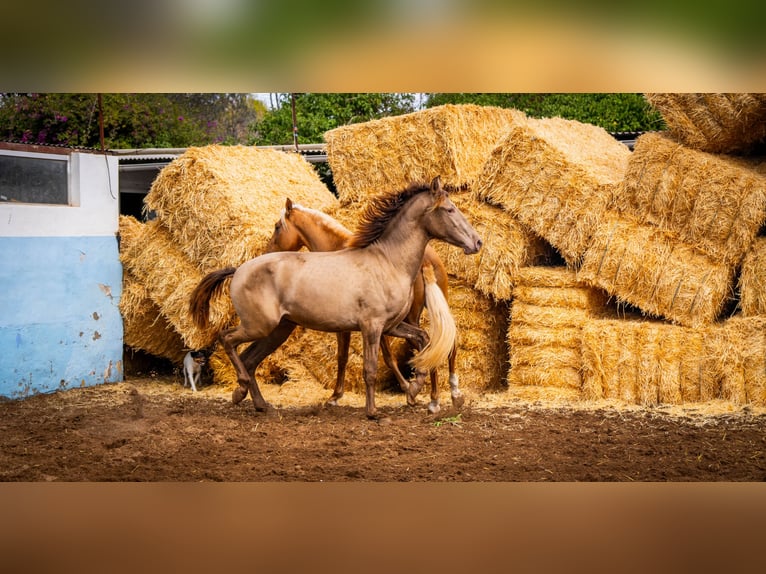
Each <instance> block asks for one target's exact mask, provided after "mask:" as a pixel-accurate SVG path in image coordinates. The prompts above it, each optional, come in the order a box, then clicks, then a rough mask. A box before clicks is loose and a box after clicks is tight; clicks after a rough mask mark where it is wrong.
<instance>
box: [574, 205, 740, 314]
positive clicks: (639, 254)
mask: <svg viewBox="0 0 766 574" xmlns="http://www.w3.org/2000/svg"><path fill="white" fill-rule="evenodd" d="M733 276H734V270H733V269H732V268H730V267H729V266H727V265H725V264H722V263H720V262H717V261H714V260H713V259H711V258H710V257H708V256H707V255H705V254H704V253H701V252H699V251H697V250H696V249H694V248H693V247H690V246H688V245H685V244H684V243H681V242H680V241H678V240H677V239H675V238H674V237H673V236H672V235H670V234H668V233H667V232H664V231H662V230H660V229H657V228H656V227H654V226H651V225H645V224H640V223H637V222H635V221H632V220H630V219H628V218H626V217H622V216H619V215H617V214H614V213H610V214H608V215H607V216H606V217H605V218H604V221H603V222H602V223H601V224H599V226H598V227H597V229H596V233H595V234H594V236H593V239H592V241H591V244H590V246H589V247H588V250H587V251H586V253H585V256H584V258H583V262H582V267H581V268H580V270H579V272H578V275H577V277H578V279H579V280H581V281H584V282H585V283H587V284H589V285H592V286H595V287H601V288H602V289H604V290H605V291H607V292H608V293H610V294H611V295H614V296H616V297H617V298H618V300H619V301H620V302H627V303H630V304H632V305H635V306H637V307H639V308H640V309H641V310H642V311H644V312H645V313H648V314H650V315H654V316H658V317H665V318H666V319H669V320H671V321H673V322H675V323H678V324H680V325H684V326H687V327H697V326H700V325H704V324H709V323H712V322H713V321H715V320H716V318H717V317H718V315H719V313H720V312H721V310H722V308H723V306H724V303H725V302H726V301H727V298H728V297H729V296H730V294H731V283H732V279H733Z"/></svg>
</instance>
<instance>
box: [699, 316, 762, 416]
mask: <svg viewBox="0 0 766 574" xmlns="http://www.w3.org/2000/svg"><path fill="white" fill-rule="evenodd" d="M712 342H713V345H714V346H713V349H712V350H711V356H712V358H713V361H714V362H715V368H716V371H717V374H718V377H719V379H720V394H721V398H723V399H725V400H728V401H731V402H732V403H734V404H737V405H743V404H752V405H756V406H766V317H763V316H761V317H741V316H737V317H732V318H731V319H729V320H727V321H725V322H724V323H723V324H722V325H721V326H720V327H719V328H718V330H717V332H716V333H715V337H714V338H713V341H712Z"/></svg>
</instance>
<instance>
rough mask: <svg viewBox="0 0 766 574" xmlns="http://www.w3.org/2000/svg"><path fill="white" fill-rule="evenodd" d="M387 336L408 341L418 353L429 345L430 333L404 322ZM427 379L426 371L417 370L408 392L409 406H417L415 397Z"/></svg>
mask: <svg viewBox="0 0 766 574" xmlns="http://www.w3.org/2000/svg"><path fill="white" fill-rule="evenodd" d="M386 335H389V336H392V337H401V338H403V339H407V341H409V342H410V344H411V345H412V346H413V347H414V348H415V350H416V351H417V352H419V351H421V350H422V349H423V347H425V346H426V345H427V344H428V333H427V332H426V331H425V330H423V329H421V328H420V327H416V326H415V325H410V324H409V323H407V322H404V321H402V322H401V323H399V324H398V325H397V326H396V327H394V328H392V329H390V330H389V331H387V332H386ZM425 378H426V372H425V371H423V370H422V369H417V370H416V371H415V380H414V381H412V382H411V383H410V385H409V390H408V391H407V404H408V405H410V406H414V405H416V404H417V401H416V400H415V397H417V396H418V393H419V392H420V389H421V388H423V383H424V382H425Z"/></svg>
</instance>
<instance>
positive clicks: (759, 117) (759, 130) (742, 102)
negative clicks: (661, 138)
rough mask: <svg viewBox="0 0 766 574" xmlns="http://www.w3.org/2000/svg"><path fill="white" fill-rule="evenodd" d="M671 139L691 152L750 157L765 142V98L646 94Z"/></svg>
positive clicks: (742, 94) (763, 96)
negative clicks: (741, 154)
mask: <svg viewBox="0 0 766 574" xmlns="http://www.w3.org/2000/svg"><path fill="white" fill-rule="evenodd" d="M645 98H646V100H647V101H648V102H649V103H650V104H651V105H652V106H654V107H655V108H656V109H657V111H659V112H660V114H661V115H662V117H663V119H664V120H665V123H666V124H667V126H668V131H669V132H670V134H671V136H672V137H673V138H674V139H675V140H677V141H679V142H681V143H683V144H684V145H686V146H687V147H689V148H692V149H698V150H702V151H708V152H712V153H725V154H730V153H747V152H749V151H751V150H752V149H753V148H754V147H756V146H757V145H759V144H760V143H761V142H762V141H763V140H765V139H766V94H744V93H740V94H646V95H645Z"/></svg>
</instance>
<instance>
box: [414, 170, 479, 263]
mask: <svg viewBox="0 0 766 574" xmlns="http://www.w3.org/2000/svg"><path fill="white" fill-rule="evenodd" d="M429 192H430V195H431V199H432V202H433V203H432V204H431V206H430V207H429V208H428V210H427V211H426V213H425V217H424V219H423V223H424V225H425V228H426V231H428V234H429V235H430V236H431V237H434V238H436V239H441V240H443V241H446V242H447V243H450V244H452V245H455V246H457V247H462V248H463V252H464V253H465V254H466V255H471V254H474V253H478V252H479V250H480V249H481V246H482V240H481V238H480V237H479V235H478V233H476V230H475V229H474V228H473V227H472V226H471V224H470V223H469V222H468V220H467V219H466V218H465V216H464V215H463V214H462V212H461V211H460V210H459V209H458V208H457V207H456V206H455V204H454V203H452V200H451V199H450V197H449V194H448V193H447V191H446V190H445V189H444V188H443V187H442V184H441V178H440V177H439V176H436V177H435V178H434V179H433V180H432V181H431V186H430V189H429Z"/></svg>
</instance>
